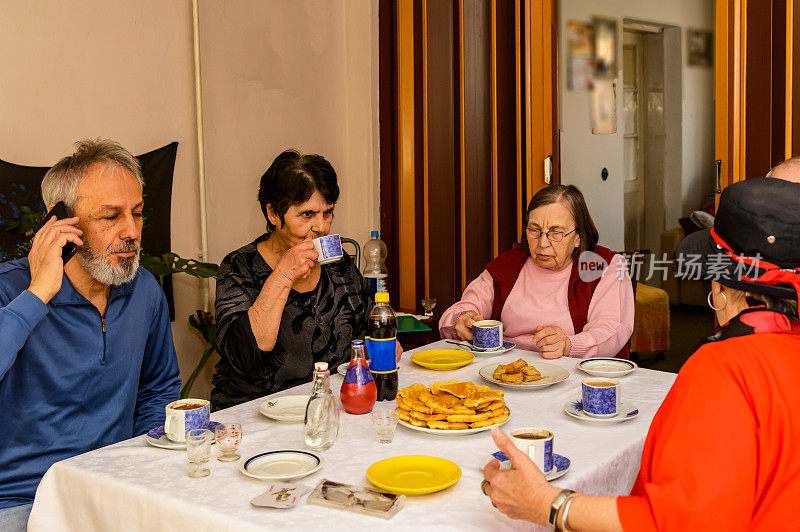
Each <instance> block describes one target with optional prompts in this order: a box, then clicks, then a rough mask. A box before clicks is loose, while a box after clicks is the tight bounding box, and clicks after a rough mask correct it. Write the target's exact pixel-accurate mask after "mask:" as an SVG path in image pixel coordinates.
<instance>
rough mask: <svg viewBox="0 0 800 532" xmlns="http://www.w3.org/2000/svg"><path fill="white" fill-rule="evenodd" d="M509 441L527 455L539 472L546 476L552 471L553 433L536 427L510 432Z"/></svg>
mask: <svg viewBox="0 0 800 532" xmlns="http://www.w3.org/2000/svg"><path fill="white" fill-rule="evenodd" d="M509 435H510V436H511V441H512V442H513V443H514V445H516V446H517V448H518V449H519V450H521V451H522V452H523V453H525V454H527V455H528V457H529V458H530V459H531V460H533V463H534V464H536V466H537V467H538V468H539V470H540V471H541V472H542V473H544V474H547V473H549V472H550V471H552V470H553V433H552V432H550V431H549V430H547V429H541V428H538V427H523V428H520V429H514V430H512V431H511V432H510V433H509Z"/></svg>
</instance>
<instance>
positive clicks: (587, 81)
mask: <svg viewBox="0 0 800 532" xmlns="http://www.w3.org/2000/svg"><path fill="white" fill-rule="evenodd" d="M567 54H568V55H567V89H568V90H571V91H590V90H592V86H593V79H594V75H593V71H594V30H593V28H592V25H591V24H589V23H588V22H579V21H577V20H569V21H567Z"/></svg>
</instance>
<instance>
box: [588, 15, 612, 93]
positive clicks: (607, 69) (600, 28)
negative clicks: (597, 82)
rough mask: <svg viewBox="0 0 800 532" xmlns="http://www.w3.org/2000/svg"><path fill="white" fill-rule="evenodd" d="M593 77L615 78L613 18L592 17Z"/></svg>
mask: <svg viewBox="0 0 800 532" xmlns="http://www.w3.org/2000/svg"><path fill="white" fill-rule="evenodd" d="M592 25H593V26H594V77H595V79H614V78H616V77H617V21H616V19H613V18H602V17H594V18H593V19H592Z"/></svg>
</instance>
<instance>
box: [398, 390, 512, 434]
mask: <svg viewBox="0 0 800 532" xmlns="http://www.w3.org/2000/svg"><path fill="white" fill-rule="evenodd" d="M503 395H504V394H503V392H502V391H501V390H493V389H491V388H489V387H488V386H478V385H477V384H475V383H473V382H462V381H448V382H434V383H433V384H431V385H430V386H425V385H424V384H419V383H416V384H412V385H411V386H407V387H405V388H401V389H400V390H398V392H397V399H396V402H397V409H396V410H395V411H396V412H397V415H398V416H399V417H400V421H399V423H400V424H401V425H402V426H404V427H406V428H409V429H411V430H417V431H420V432H426V433H428V434H436V435H443V436H459V435H464V434H474V433H476V432H483V431H485V430H491V429H492V428H494V427H497V426H500V425H503V424H504V423H506V422H507V421H508V417H509V416H510V414H511V413H510V412H509V410H508V407H507V406H506V403H505V399H504V397H503Z"/></svg>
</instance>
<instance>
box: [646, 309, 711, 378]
mask: <svg viewBox="0 0 800 532" xmlns="http://www.w3.org/2000/svg"><path fill="white" fill-rule="evenodd" d="M713 332H714V313H713V312H712V311H711V309H709V308H708V307H694V306H690V305H680V306H670V332H669V351H667V352H666V353H664V355H663V356H654V355H651V354H649V353H647V354H645V353H643V354H639V353H632V354H631V359H633V360H634V361H635V362H636V363H637V364H639V365H640V366H642V367H644V368H650V369H658V370H661V371H671V372H673V373H677V372H678V371H679V370H680V369H681V366H683V363H684V362H686V360H687V359H688V358H689V356H690V355H691V354H692V353H694V351H695V349H697V347H698V345H699V344H700V342H701V340H702V339H703V338H705V337H707V336H710V335H711V334H713Z"/></svg>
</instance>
